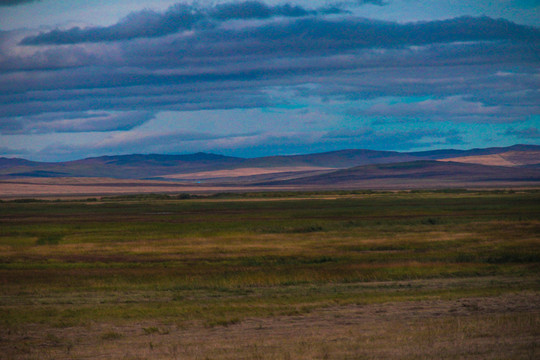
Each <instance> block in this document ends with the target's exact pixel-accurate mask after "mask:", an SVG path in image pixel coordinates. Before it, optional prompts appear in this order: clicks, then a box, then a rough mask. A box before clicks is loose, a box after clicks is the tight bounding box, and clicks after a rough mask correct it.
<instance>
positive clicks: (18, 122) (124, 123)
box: [0, 111, 154, 135]
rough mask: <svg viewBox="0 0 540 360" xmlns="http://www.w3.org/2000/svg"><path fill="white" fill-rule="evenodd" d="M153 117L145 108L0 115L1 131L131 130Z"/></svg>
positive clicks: (39, 132) (4, 132)
mask: <svg viewBox="0 0 540 360" xmlns="http://www.w3.org/2000/svg"><path fill="white" fill-rule="evenodd" d="M153 117H154V114H153V113H150V112H145V111H140V112H137V111H129V112H123V113H103V112H99V113H78V112H72V113H45V114H40V115H36V116H26V117H21V118H0V133H1V134H8V135H12V134H43V133H53V132H56V133H69V132H106V131H120V130H124V131H125V130H131V129H133V128H135V127H137V126H139V125H142V124H144V123H145V122H147V121H149V120H151V119H152V118H153Z"/></svg>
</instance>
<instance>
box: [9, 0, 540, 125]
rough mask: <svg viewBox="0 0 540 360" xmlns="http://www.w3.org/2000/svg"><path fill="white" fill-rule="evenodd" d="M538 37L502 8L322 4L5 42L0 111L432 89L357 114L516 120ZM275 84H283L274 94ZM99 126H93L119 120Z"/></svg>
mask: <svg viewBox="0 0 540 360" xmlns="http://www.w3.org/2000/svg"><path fill="white" fill-rule="evenodd" d="M237 4H246V2H244V3H237ZM267 7H268V8H269V9H273V10H272V11H274V14H277V13H278V12H279V11H282V12H283V11H284V10H283V8H279V7H269V6H267ZM171 9H173V8H170V9H169V10H168V11H169V12H171V11H172V12H174V11H173V10H171ZM174 9H176V8H174ZM211 9H214V10H216V9H218V7H213V8H211ZM280 9H281V10H280ZM291 9H292V8H291ZM278 10H279V11H278ZM151 13H152V12H149V11H147V12H145V13H144V14H145V16H143V18H145V19H146V18H151V17H152V16H153V15H151ZM166 13H167V12H165V13H163V14H166ZM141 14H142V13H137V14H135V15H133V18H134V19H135V18H137V16H138V15H141ZM149 14H150V15H149ZM154 14H157V17H158V18H159V17H160V16H161V15H163V14H161V13H154ZM272 16H277V15H272ZM145 21H146V20H145ZM120 23H122V22H120ZM120 23H119V24H120ZM129 23H130V24H137V21H135V20H133V21H131V22H129ZM143 23H144V21H143ZM114 26H116V25H114ZM160 26H161V25H160ZM175 26H176V25H175ZM157 28H159V26H158V27H157ZM133 29H138V26H134V27H133ZM109 31H110V30H109ZM122 31H124V30H122ZM134 31H135V30H134ZM137 31H138V30H137ZM160 31H161V30H160ZM135 33H136V31H135V32H131V33H130V32H129V31H128V30H125V32H124V34H135ZM110 34H111V33H110ZM17 36H21V35H20V34H18V35H17ZM103 36H105V35H103ZM123 36H124V35H123ZM125 36H127V35H125ZM129 36H131V35H129ZM2 38H6V39H7V38H9V34H8V33H4V34H1V33H0V40H2ZM112 38H113V36H112V35H111V39H112ZM6 41H7V40H6ZM0 43H4V42H2V41H0ZM539 44H540V35H539V30H538V29H536V28H531V27H526V26H520V25H516V24H514V23H510V22H508V21H505V20H500V19H499V20H494V19H490V18H485V17H482V18H471V17H463V18H457V19H450V20H445V21H432V22H423V23H408V24H398V23H391V22H380V21H371V20H367V19H358V18H354V17H351V16H338V17H326V16H324V15H323V14H322V13H319V14H317V15H313V16H308V17H304V16H301V17H298V18H297V17H288V18H286V19H284V18H282V17H280V18H273V17H271V18H269V19H268V20H267V21H255V22H248V23H245V24H244V25H243V26H226V27H220V26H201V27H197V28H195V29H194V30H193V31H192V32H189V33H178V34H174V32H173V33H171V36H167V37H154V38H152V37H148V38H133V39H132V40H130V41H118V42H114V43H110V42H107V43H97V44H88V43H83V44H76V45H67V46H43V47H23V46H19V47H18V48H17V49H15V50H16V51H15V50H13V49H11V48H9V47H8V48H7V49H6V51H1V52H0V88H1V89H4V90H5V91H3V92H1V93H0V109H1V113H2V116H4V118H0V122H3V124H4V125H3V129H4V132H5V133H7V132H11V133H16V132H19V133H22V132H24V131H33V132H44V131H60V130H59V129H60V128H62V127H63V126H64V125H65V128H66V129H71V130H70V131H76V130H77V128H80V129H83V128H86V129H88V128H92V124H91V123H85V122H84V121H85V120H83V119H78V120H77V119H76V118H74V117H71V118H70V116H69V115H68V114H67V113H66V109H69V112H88V111H92V112H111V111H120V112H128V111H140V112H145V111H149V112H157V111H162V110H178V111H190V110H202V109H235V108H253V107H265V106H275V105H287V104H288V103H289V102H291V103H294V101H295V100H298V99H308V100H309V99H318V100H322V101H326V100H332V101H343V102H355V101H362V100H366V99H377V98H385V97H425V96H429V97H431V98H432V99H435V100H431V103H430V102H427V103H424V104H416V105H414V104H409V105H407V104H405V105H399V106H398V105H392V104H386V105H385V104H384V103H383V102H382V101H381V103H382V105H378V107H379V108H377V106H375V105H374V107H372V108H370V109H362V110H358V109H357V110H356V111H357V112H356V115H359V116H360V115H362V116H366V117H378V116H382V114H383V113H384V114H385V115H386V116H398V115H399V114H401V115H403V116H408V117H423V118H425V119H428V118H436V119H438V120H441V121H471V122H472V121H474V122H477V121H489V122H502V121H508V122H510V121H518V120H522V119H524V118H526V117H528V116H530V115H531V114H533V113H536V112H538V111H539V110H538V105H537V104H538V101H539V99H540V97H539V93H540V92H539V91H538V90H537V89H538V77H537V75H536V73H537V65H538V62H539V61H540V58H539V55H538V54H539V53H540V46H539ZM1 50H4V49H3V48H2V49H1ZM306 84H308V85H309V86H304V85H306ZM274 89H280V91H281V90H286V91H287V92H288V95H287V96H279V95H274V94H273V92H272V91H273V90H274ZM290 94H292V97H291V96H290ZM292 98H295V99H294V100H293V99H292ZM460 109H461V110H460ZM362 111H363V112H364V113H363V114H362V113H361V112H362ZM47 113H66V115H65V116H66V119H64V120H66V123H64V125H61V124H62V123H61V122H57V123H56V124H57V126H56V130H55V129H53V128H54V126H53V123H52V122H51V123H46V122H43V121H41V120H40V119H39V116H43V114H47ZM23 117H25V118H26V120H22V118H23ZM57 120H58V121H60V120H62V119H57ZM68 120H69V121H73V125H72V126H70V125H68V124H67V122H68ZM126 121H127V120H126ZM34 122H35V126H32V125H31V124H32V123H34ZM94 124H97V122H96V123H94ZM126 124H128V125H125V127H124V128H123V129H128V128H129V122H126ZM100 126H101V129H102V130H92V131H108V130H113V129H114V126H110V127H107V126H105V125H104V123H101V125H100ZM47 129H49V130H47ZM117 129H122V128H121V127H117Z"/></svg>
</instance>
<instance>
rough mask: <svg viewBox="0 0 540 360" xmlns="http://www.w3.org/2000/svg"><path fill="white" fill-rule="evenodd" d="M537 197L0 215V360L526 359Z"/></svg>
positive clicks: (337, 196)
mask: <svg viewBox="0 0 540 360" xmlns="http://www.w3.org/2000/svg"><path fill="white" fill-rule="evenodd" d="M539 274H540V192H539V191H534V190H530V191H517V192H513V191H484V192H482V191H478V192H476V191H456V190H454V191H450V192H444V191H439V192H428V191H413V192H397V193H395V192H374V193H372V192H327V193H274V194H272V193H264V194H263V193H260V194H245V195H242V194H236V195H233V194H229V195H228V194H221V195H216V196H213V197H201V198H195V199H190V198H189V197H188V196H178V197H176V196H124V197H111V198H102V199H88V200H76V201H75V200H73V201H67V200H66V201H31V200H25V201H5V202H2V203H0V286H1V287H0V289H1V290H0V333H1V334H2V335H1V336H0V358H2V359H3V358H5V359H62V358H64V359H89V358H91V359H111V358H112V359H186V358H187V359H242V358H243V359H287V358H290V359H297V358H304V359H376V358H399V359H403V358H404V359H422V358H446V359H461V358H471V359H486V358H489V359H508V358H512V359H534V358H535V357H536V356H538V354H539V353H540V348H539V347H540V275H539Z"/></svg>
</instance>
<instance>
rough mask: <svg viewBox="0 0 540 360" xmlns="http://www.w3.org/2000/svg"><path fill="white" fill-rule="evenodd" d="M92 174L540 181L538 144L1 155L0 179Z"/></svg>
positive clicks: (239, 180) (231, 181)
mask: <svg viewBox="0 0 540 360" xmlns="http://www.w3.org/2000/svg"><path fill="white" fill-rule="evenodd" d="M29 177H31V178H59V177H63V178H64V177H70V178H72V177H76V178H81V177H93V178H115V179H138V180H141V179H152V180H167V181H176V182H185V183H199V182H203V183H205V184H222V185H227V184H228V185H235V184H236V185H255V186H263V185H272V186H275V185H291V186H299V185H306V186H308V185H309V186H332V185H334V186H336V187H354V186H355V184H357V183H359V182H366V181H370V182H372V181H378V182H380V183H385V182H392V183H395V182H399V181H401V182H403V183H408V182H414V181H419V180H422V181H424V182H426V183H427V184H428V183H431V182H432V183H433V184H437V183H440V184H445V183H458V182H467V183H471V182H472V183H474V182H478V183H480V182H482V183H485V182H493V181H498V182H504V181H512V182H531V183H538V182H540V146H538V145H514V146H510V147H495V148H485V149H471V150H453V149H444V150H435V151H422V152H395V151H374V150H340V151H332V152H325V153H316V154H306V155H290V156H268V157H259V158H239V157H230V156H223V155H216V154H207V153H196V154H190V155H156V154H150V155H141V154H134V155H118V156H101V157H94V158H87V159H82V160H76V161H67V162H55V163H52V162H35V161H29V160H25V159H11V158H0V179H3V180H9V179H17V178H18V179H21V178H29Z"/></svg>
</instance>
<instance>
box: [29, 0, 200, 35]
mask: <svg viewBox="0 0 540 360" xmlns="http://www.w3.org/2000/svg"><path fill="white" fill-rule="evenodd" d="M201 17H202V14H200V13H199V12H198V11H197V10H196V9H195V8H193V7H192V6H189V5H183V4H177V5H174V6H172V7H170V8H169V9H168V10H167V11H166V12H164V13H158V12H155V11H152V10H142V11H139V12H134V13H131V14H130V15H128V16H127V17H126V18H124V19H123V20H121V21H120V22H118V23H117V24H114V25H112V26H107V27H90V28H85V29H81V28H80V27H74V28H71V29H69V30H58V29H56V30H53V31H50V32H45V33H40V34H39V35H36V36H29V37H26V38H24V39H23V40H22V41H21V44H24V45H43V44H77V43H85V42H102V41H118V40H129V39H134V38H139V37H159V36H164V35H167V34H172V33H175V32H178V31H180V30H185V29H190V28H192V27H193V25H194V24H195V23H197V22H198V21H199V20H201Z"/></svg>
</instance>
